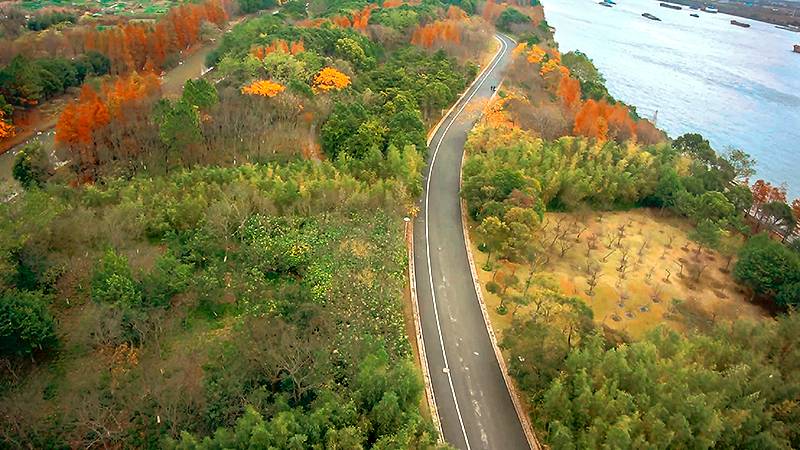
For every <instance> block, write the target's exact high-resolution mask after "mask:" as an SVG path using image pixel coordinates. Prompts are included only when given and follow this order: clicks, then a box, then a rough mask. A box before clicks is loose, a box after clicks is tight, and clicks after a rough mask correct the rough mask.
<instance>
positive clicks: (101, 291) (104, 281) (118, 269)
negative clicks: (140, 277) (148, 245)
mask: <svg viewBox="0 0 800 450" xmlns="http://www.w3.org/2000/svg"><path fill="white" fill-rule="evenodd" d="M92 300H94V301H96V302H100V303H109V304H115V305H121V306H126V307H131V306H134V307H135V306H141V304H142V293H141V291H140V289H139V286H138V284H137V283H136V281H135V280H134V279H133V276H132V275H131V268H130V265H129V264H128V259H127V258H125V257H124V256H121V255H118V254H117V253H116V252H115V251H114V250H113V249H108V250H107V251H106V253H105V255H103V258H102V259H101V260H100V262H99V263H98V264H97V266H96V267H95V269H94V273H93V274H92Z"/></svg>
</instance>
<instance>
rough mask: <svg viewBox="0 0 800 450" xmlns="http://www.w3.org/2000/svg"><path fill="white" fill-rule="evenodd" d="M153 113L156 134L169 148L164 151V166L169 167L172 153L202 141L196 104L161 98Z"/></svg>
mask: <svg viewBox="0 0 800 450" xmlns="http://www.w3.org/2000/svg"><path fill="white" fill-rule="evenodd" d="M194 100H195V101H196V100H200V99H197V98H195V99H194ZM200 101H202V100H200ZM155 113H156V120H157V122H158V135H159V137H160V138H161V142H163V143H164V145H166V146H167V148H168V150H169V151H167V152H164V167H166V168H167V169H169V168H170V166H171V165H172V164H171V160H172V158H174V157H175V156H174V155H176V154H180V153H182V152H186V151H187V150H188V149H190V148H191V147H192V146H193V145H195V144H199V143H200V142H201V141H202V134H201V132H200V114H199V112H198V107H197V106H195V105H192V104H190V103H189V102H188V101H186V100H184V99H181V100H178V101H176V102H171V101H170V100H167V99H162V100H160V101H159V103H158V105H156V109H155Z"/></svg>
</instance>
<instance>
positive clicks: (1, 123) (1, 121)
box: [0, 109, 14, 139]
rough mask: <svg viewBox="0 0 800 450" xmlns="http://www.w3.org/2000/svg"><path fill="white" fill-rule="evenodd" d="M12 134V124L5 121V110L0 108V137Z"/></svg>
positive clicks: (3, 137)
mask: <svg viewBox="0 0 800 450" xmlns="http://www.w3.org/2000/svg"><path fill="white" fill-rule="evenodd" d="M12 136H14V125H11V124H10V123H8V122H6V112H5V111H3V110H2V109H0V139H6V138H10V137H12Z"/></svg>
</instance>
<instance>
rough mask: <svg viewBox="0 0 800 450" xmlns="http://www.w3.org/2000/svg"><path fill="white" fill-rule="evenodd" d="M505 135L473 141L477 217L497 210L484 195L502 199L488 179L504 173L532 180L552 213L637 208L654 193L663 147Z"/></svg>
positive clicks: (469, 191)
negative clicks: (483, 211)
mask: <svg viewBox="0 0 800 450" xmlns="http://www.w3.org/2000/svg"><path fill="white" fill-rule="evenodd" d="M505 133H506V131H502V130H497V129H493V128H491V127H478V128H476V129H475V131H473V133H472V134H471V136H470V139H469V141H468V142H467V151H468V152H469V157H468V159H467V162H466V163H465V165H464V189H463V191H464V195H465V198H466V199H467V204H468V206H469V207H470V214H472V215H473V217H478V210H479V209H481V208H494V203H491V202H486V200H483V199H482V197H485V196H486V195H487V194H479V192H486V193H488V194H489V196H490V197H492V196H495V195H497V193H496V192H495V191H493V190H491V188H490V186H492V185H493V184H492V183H491V182H489V180H487V177H490V176H493V175H492V174H495V173H498V172H501V171H515V172H517V173H518V174H519V175H518V176H519V177H524V178H525V179H530V180H532V181H529V182H528V184H529V185H530V186H532V187H533V188H534V191H533V192H532V195H533V198H534V199H536V202H541V203H543V204H544V205H546V206H547V209H549V210H552V209H556V210H559V209H573V208H576V207H578V206H580V205H581V204H584V203H588V204H589V205H592V206H595V207H598V208H611V207H615V206H617V207H618V206H625V205H633V204H636V203H638V202H641V201H643V200H644V199H645V198H647V197H649V196H650V195H652V193H653V192H654V189H655V184H656V180H657V177H656V173H657V169H658V168H657V166H656V164H655V161H654V154H655V153H657V152H659V151H660V147H659V146H652V147H644V148H634V149H629V148H628V147H627V146H626V145H620V144H617V143H615V142H606V143H604V144H602V147H601V148H597V147H595V144H592V143H590V142H589V141H587V140H584V139H579V138H562V139H559V140H557V141H552V142H545V141H542V140H540V139H536V138H534V137H532V136H531V135H528V134H526V133H523V132H514V133H512V134H505ZM501 173H502V172H501ZM483 185H487V187H486V188H484V187H482V186H483ZM537 191H538V192H537ZM499 192H500V193H502V192H503V190H500V191H499ZM492 200H497V199H492ZM484 203H485V204H484Z"/></svg>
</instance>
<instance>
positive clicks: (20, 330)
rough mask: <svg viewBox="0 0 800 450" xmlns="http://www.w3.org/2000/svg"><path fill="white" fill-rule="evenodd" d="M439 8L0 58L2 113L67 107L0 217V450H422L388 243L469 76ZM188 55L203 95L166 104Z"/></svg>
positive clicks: (195, 87) (157, 25)
mask: <svg viewBox="0 0 800 450" xmlns="http://www.w3.org/2000/svg"><path fill="white" fill-rule="evenodd" d="M463 6H464V8H465V9H461V8H460V7H459V4H458V3H457V4H444V3H440V2H438V1H434V0H426V1H424V2H414V1H411V2H408V3H406V2H385V3H384V4H382V5H381V4H378V3H368V2H366V1H349V2H326V1H313V2H311V3H310V4H309V5H308V7H307V8H306V5H305V3H304V2H303V3H301V2H295V1H290V2H287V3H284V4H283V5H281V6H280V7H279V8H275V5H274V4H273V3H271V2H252V1H242V2H239V3H231V2H216V1H214V0H209V1H208V2H204V3H187V4H183V5H174V7H173V8H172V9H170V10H169V11H167V12H166V13H164V14H163V15H160V16H158V17H157V18H155V19H154V20H152V21H149V22H131V21H127V22H125V23H122V24H118V25H115V26H105V27H102V28H101V27H99V26H98V27H88V28H85V27H83V26H82V23H81V22H80V21H78V23H77V24H74V23H72V22H71V21H69V20H67V24H65V25H63V27H64V28H63V31H62V32H61V33H62V35H63V41H60V42H61V43H60V44H59V45H65V46H71V45H75V46H76V47H74V48H69V49H67V51H65V52H64V53H62V54H61V55H62V56H59V57H55V56H50V55H49V54H47V48H44V47H42V48H39V49H38V50H35V51H34V49H30V48H29V49H28V50H30V51H21V50H20V49H22V48H23V47H15V46H14V45H17V44H13V45H11V46H10V47H9V48H11V49H17V50H14V51H15V52H17V55H15V56H14V57H13V58H11V59H10V60H9V61H11V62H10V63H9V64H8V65H7V66H5V67H4V68H3V69H2V72H0V73H3V74H4V78H2V79H0V86H2V89H3V93H4V96H5V98H6V100H7V101H8V102H9V104H10V105H11V106H12V107H13V108H14V109H15V110H19V109H24V108H35V107H36V104H41V103H43V102H47V101H49V99H50V98H51V97H53V96H58V95H60V94H61V93H62V92H65V91H66V92H68V94H69V98H68V99H66V101H65V103H64V106H63V108H62V109H61V111H60V113H59V114H58V117H57V120H56V124H55V139H54V142H53V144H52V148H51V147H50V146H49V145H48V144H47V143H43V142H32V143H30V144H27V145H25V146H24V147H23V148H22V149H21V151H20V152H19V153H18V154H17V156H16V157H15V160H14V165H13V171H12V172H13V176H14V178H15V179H16V181H17V182H18V183H19V185H20V187H21V189H22V190H21V192H20V193H19V195H16V196H15V197H13V198H12V199H11V200H10V201H6V202H4V203H2V204H0V209H2V213H0V229H2V233H1V234H0V236H2V238H0V247H1V248H2V250H0V254H1V255H2V257H1V258H0V296H1V297H2V299H0V317H2V320H0V415H2V417H4V420H3V421H1V422H0V423H1V425H0V438H1V439H2V442H3V443H4V444H3V445H7V446H9V447H37V448H63V447H103V448H106V447H126V448H127V447H147V448H150V447H165V448H221V447H225V448H250V447H252V446H256V447H265V448H365V447H366V448H403V449H406V448H436V447H439V446H440V444H439V436H438V435H437V432H436V429H435V428H434V426H433V423H432V421H431V419H430V413H429V412H428V410H427V408H426V407H423V405H424V402H423V401H422V389H423V385H422V380H421V377H420V375H419V370H418V368H417V367H416V366H415V364H414V359H413V358H414V354H413V351H412V346H411V345H410V341H409V336H410V335H412V334H413V332H411V331H409V330H408V328H407V327H408V325H407V322H406V316H405V313H404V309H405V303H404V298H405V297H404V292H405V289H406V287H407V274H406V267H407V253H406V246H405V244H406V242H405V222H404V221H403V218H404V217H406V216H410V215H413V214H414V203H415V200H416V198H417V196H418V195H419V194H420V193H421V179H422V177H421V173H422V169H423V167H424V161H425V156H426V145H425V142H426V134H427V130H428V128H429V127H430V126H431V125H432V124H433V123H435V122H436V121H438V120H439V118H440V117H441V114H442V111H443V110H445V109H447V108H448V107H449V105H450V104H451V103H452V102H454V101H455V99H456V98H457V96H458V95H460V93H461V92H462V91H463V90H464V89H465V88H466V86H467V83H468V82H469V81H470V80H471V79H473V78H474V76H475V75H476V74H477V71H478V67H479V64H481V63H482V58H484V57H485V56H486V55H488V54H490V52H491V51H492V49H491V48H489V47H488V43H489V42H490V41H491V40H490V36H491V30H492V24H491V23H489V22H487V21H486V20H485V19H483V18H482V17H480V16H478V15H474V12H475V5H474V4H471V3H465V4H464V5H463ZM262 10H263V11H264V14H259V13H258V12H259V11H262ZM273 11H274V12H275V14H273V13H272V12H273ZM57 19H58V18H57V17H56V18H54V19H52V20H57ZM37 20H39V22H37V25H33V26H32V29H33V28H36V29H39V28H42V29H44V32H47V31H49V30H51V29H53V28H58V29H60V30H61V27H62V26H61V25H59V26H55V27H54V26H44V25H39V24H42V23H45V22H46V21H47V19H46V18H45V17H44V16H42V17H39V18H38V19H37ZM70 24H71V25H75V26H74V27H71V25H70ZM431 27H433V28H431ZM224 29H227V30H229V31H227V32H223V31H222V30H224ZM426 30H427V31H426ZM431 30H432V31H431ZM445 30H446V31H445ZM71 33H79V34H80V39H76V36H77V34H76V35H73V34H71ZM209 33H210V34H209ZM208 35H210V36H215V37H214V39H215V48H214V50H213V51H211V52H210V53H209V55H208V61H207V63H208V65H209V66H213V67H214V70H213V71H211V72H209V73H207V74H206V75H205V76H204V77H201V78H198V79H192V80H189V81H187V82H186V83H185V84H184V86H183V89H182V92H181V93H180V95H177V96H165V95H164V94H163V92H162V80H161V75H162V73H163V72H164V71H166V70H169V68H170V67H172V66H173V65H175V64H177V61H179V58H180V56H181V53H182V51H183V50H185V49H187V48H189V47H191V46H192V45H195V44H196V43H197V42H200V41H203V42H209V41H208V39H207V37H208ZM422 35H425V39H424V42H423V41H422V40H420V39H421V38H420V37H419V36H422ZM20 36H24V33H23V34H21V35H20ZM165 36H167V38H166V39H165V38H164V37H165ZM415 36H416V37H415ZM18 44H19V43H18ZM72 54H75V55H76V56H75V58H74V59H73V58H72V57H71V56H70V55H72ZM58 58H64V59H63V61H62V60H61V59H58ZM54 61H55V62H54ZM64 61H66V63H64ZM55 70H57V71H59V72H57V73H58V74H59V75H57V76H55V77H53V76H51V75H52V74H53V73H56V72H53V71H55ZM21 73H24V74H28V75H30V76H29V77H28V76H27V75H26V77H27V78H26V77H20V76H19V74H21ZM73 73H74V74H75V75H74V76H63V74H68V75H69V74H73ZM51 78H57V79H58V80H59V81H61V84H60V85H58V86H55V87H52V86H50V84H49V83H50V81H48V80H50V79H51ZM76 405H80V407H76Z"/></svg>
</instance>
